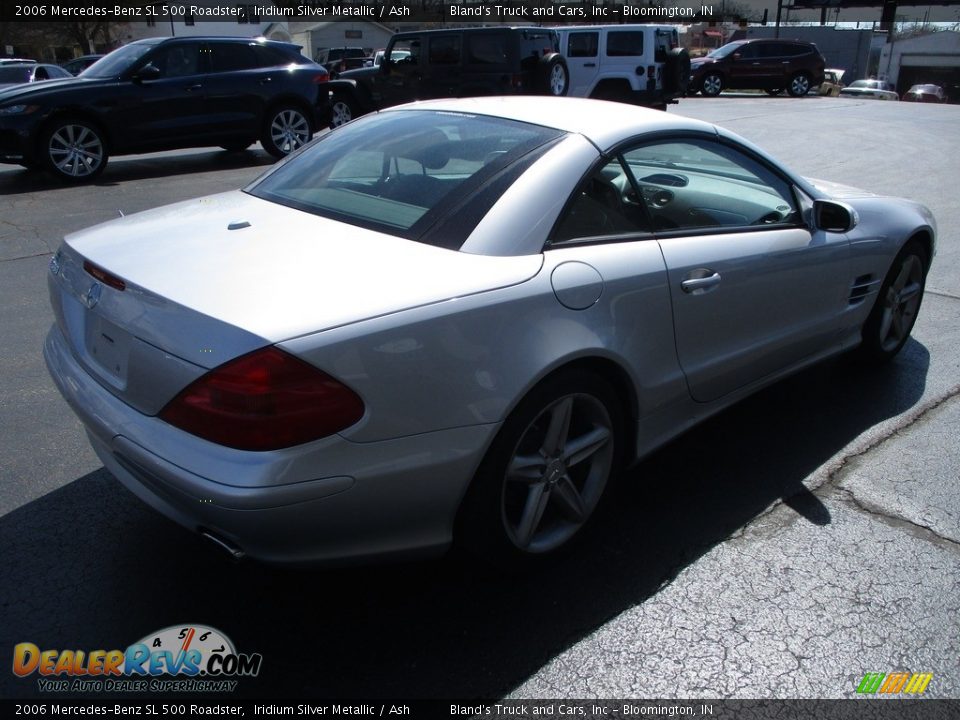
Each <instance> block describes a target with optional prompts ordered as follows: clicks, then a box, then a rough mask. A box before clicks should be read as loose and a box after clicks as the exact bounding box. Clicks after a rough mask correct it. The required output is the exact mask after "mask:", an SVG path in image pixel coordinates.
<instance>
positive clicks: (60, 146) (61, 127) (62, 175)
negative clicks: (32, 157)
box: [38, 117, 110, 183]
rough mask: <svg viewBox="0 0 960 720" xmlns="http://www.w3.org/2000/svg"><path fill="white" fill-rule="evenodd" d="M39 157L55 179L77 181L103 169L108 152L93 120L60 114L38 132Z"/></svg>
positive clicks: (104, 139) (86, 178)
mask: <svg viewBox="0 0 960 720" xmlns="http://www.w3.org/2000/svg"><path fill="white" fill-rule="evenodd" d="M38 157H39V158H40V159H41V162H42V164H43V167H44V169H46V170H47V171H48V172H50V173H51V174H52V175H53V176H54V177H56V178H57V179H58V180H61V181H63V182H69V183H80V182H86V181H88V180H93V179H94V178H96V177H97V176H98V175H99V174H100V173H102V172H103V169H104V168H105V167H106V165H107V160H108V159H109V158H110V152H109V149H108V147H107V141H106V138H105V137H104V134H103V131H102V130H100V128H99V127H98V126H97V125H96V123H93V122H91V121H89V120H86V119H84V118H76V117H63V118H58V119H56V120H54V121H53V122H52V123H50V124H49V125H48V126H47V128H46V129H45V130H44V132H43V133H42V134H41V136H40V147H39V153H38Z"/></svg>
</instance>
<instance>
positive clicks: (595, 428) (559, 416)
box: [501, 393, 614, 553]
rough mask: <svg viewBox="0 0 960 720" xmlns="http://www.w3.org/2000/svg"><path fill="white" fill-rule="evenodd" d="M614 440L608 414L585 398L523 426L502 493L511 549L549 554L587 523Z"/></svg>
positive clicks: (562, 403) (563, 401)
mask: <svg viewBox="0 0 960 720" xmlns="http://www.w3.org/2000/svg"><path fill="white" fill-rule="evenodd" d="M613 436H614V430H613V421H612V420H611V418H610V414H609V412H608V411H607V408H606V407H605V406H604V404H603V403H602V402H601V401H600V400H599V399H597V398H596V397H594V396H593V395H588V394H585V393H576V394H570V395H564V396H563V397H561V398H559V399H557V400H555V401H554V402H552V403H551V404H550V405H548V406H547V407H546V408H544V409H543V410H542V411H541V412H540V413H539V414H538V415H537V416H536V417H535V418H534V419H533V421H532V422H531V423H530V424H529V425H527V427H526V429H525V430H524V431H523V433H522V434H521V435H520V440H519V441H518V443H517V445H516V447H515V448H514V451H513V454H512V455H511V457H510V460H509V462H508V463H507V467H506V472H505V474H504V479H503V489H502V493H501V517H502V521H503V525H504V528H505V529H506V532H507V536H508V538H509V539H510V541H511V542H512V543H513V545H514V546H515V547H517V548H518V549H520V550H523V551H526V552H529V553H546V552H550V551H551V550H555V549H556V548H558V547H560V546H561V545H563V544H564V543H566V542H567V541H568V540H569V539H570V538H571V537H572V536H573V535H574V534H576V532H577V531H578V530H579V529H580V528H581V527H582V526H583V525H584V523H586V522H587V520H588V519H589V518H590V516H591V515H592V513H593V511H594V510H595V509H596V507H597V503H598V502H599V501H600V497H601V496H602V495H603V490H604V488H605V487H606V484H607V480H608V479H609V477H610V473H611V470H612V468H613V450H614V448H613Z"/></svg>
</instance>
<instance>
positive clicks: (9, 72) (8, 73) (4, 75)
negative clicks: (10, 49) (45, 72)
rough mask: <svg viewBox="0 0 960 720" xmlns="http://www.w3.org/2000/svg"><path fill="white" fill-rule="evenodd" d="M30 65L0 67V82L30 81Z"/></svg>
mask: <svg viewBox="0 0 960 720" xmlns="http://www.w3.org/2000/svg"><path fill="white" fill-rule="evenodd" d="M31 70H33V68H32V67H16V66H13V67H11V66H9V65H8V66H6V67H0V83H25V82H30V71H31Z"/></svg>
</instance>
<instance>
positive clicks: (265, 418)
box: [160, 347, 364, 450]
mask: <svg viewBox="0 0 960 720" xmlns="http://www.w3.org/2000/svg"><path fill="white" fill-rule="evenodd" d="M363 411H364V407H363V401H362V400H361V399H360V398H359V397H358V396H357V394H356V393H355V392H353V390H351V389H350V388H348V387H347V386H346V385H344V384H342V383H340V382H338V381H337V380H335V379H333V378H332V377H330V376H329V375H327V374H326V373H324V372H322V371H320V370H318V369H317V368H315V367H313V366H312V365H310V364H308V363H305V362H303V361H302V360H298V359H297V358H295V357H293V356H292V355H289V354H287V353H285V352H283V351H282V350H278V349H277V348H274V347H268V348H264V349H263V350H257V351H256V352H253V353H250V354H249V355H244V356H243V357H240V358H237V359H236V360H231V361H230V362H228V363H225V364H223V365H221V366H220V367H218V368H214V369H213V370H211V371H210V372H208V373H207V374H206V375H204V376H203V377H201V378H199V379H198V380H196V381H194V382H193V383H192V384H190V385H188V386H187V387H186V388H185V389H184V390H183V391H182V392H181V393H180V394H179V395H177V396H176V397H175V398H174V399H173V400H171V401H170V402H169V403H167V406H166V407H165V408H163V410H161V411H160V418H161V419H162V420H164V421H166V422H168V423H170V424H171V425H174V426H176V427H178V428H180V429H181V430H185V431H187V432H188V433H191V434H193V435H197V436H198V437H202V438H204V439H205V440H209V441H211V442H215V443H217V444H219V445H226V446H227V447H232V448H238V449H240V450H277V449H279V448H285V447H290V446H292V445H300V444H301V443H305V442H310V441H311V440H317V439H319V438H322V437H326V436H327V435H332V434H333V433H336V432H339V431H340V430H343V429H344V428H347V427H350V426H351V425H353V424H354V423H355V422H357V420H359V419H360V418H361V417H362V416H363Z"/></svg>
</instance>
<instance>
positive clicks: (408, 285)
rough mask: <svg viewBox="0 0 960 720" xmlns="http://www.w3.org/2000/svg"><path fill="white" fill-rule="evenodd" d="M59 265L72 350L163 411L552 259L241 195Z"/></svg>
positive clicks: (130, 221)
mask: <svg viewBox="0 0 960 720" xmlns="http://www.w3.org/2000/svg"><path fill="white" fill-rule="evenodd" d="M85 262H86V263H87V267H86V268H84V263H85ZM57 263H58V264H59V272H57V273H56V274H51V283H50V284H51V297H52V302H53V306H54V311H55V313H56V315H57V319H58V323H59V324H60V327H61V330H62V331H63V333H64V335H65V337H66V338H67V340H68V342H69V343H70V346H71V350H72V352H73V353H74V355H75V356H76V357H77V358H78V360H80V362H82V363H83V365H84V366H85V367H86V369H87V370H88V371H89V372H90V373H91V374H93V375H94V376H95V377H97V378H98V379H99V380H100V382H101V384H103V385H104V386H105V387H107V388H108V389H109V390H110V391H111V392H113V393H114V394H116V395H117V396H119V397H121V398H123V399H124V400H125V401H127V402H128V403H130V404H131V405H133V406H134V407H137V408H138V409H140V410H142V411H144V412H148V413H155V412H157V411H159V410H160V409H161V408H162V406H163V404H165V403H166V402H167V401H168V400H169V399H170V398H171V397H173V395H175V394H176V392H178V391H179V390H180V389H182V387H184V386H185V385H186V384H187V383H189V382H190V381H191V380H192V379H194V378H196V377H198V376H199V375H201V374H203V372H205V371H206V369H208V368H211V367H215V366H217V365H220V364H221V363H223V362H226V361H227V360H230V359H232V358H233V357H236V356H238V355H241V354H243V353H245V352H250V351H252V350H254V349H256V348H258V347H262V346H264V345H267V344H270V343H276V342H280V341H283V340H287V339H290V338H293V337H298V336H300V335H304V334H308V333H314V332H317V331H322V330H325V329H329V328H333V327H338V326H341V325H345V324H349V323H353V322H357V321H360V320H364V319H367V318H371V317H377V316H381V315H385V314H389V313H393V312H398V311H401V310H404V309H407V308H411V307H417V306H420V305H426V304H432V303H436V302H442V301H445V300H450V299H453V298H456V297H462V296H465V295H470V294H474V293H478V292H484V291H487V290H492V289H495V288H500V287H506V286H509V285H513V284H517V283H520V282H523V281H525V280H527V279H529V278H531V277H533V276H534V275H536V273H537V272H538V271H539V269H540V267H541V264H542V258H541V256H539V255H537V256H523V257H486V256H478V255H469V254H466V253H460V252H455V251H451V250H444V249H441V248H436V247H432V246H429V245H425V244H422V243H417V242H413V241H409V240H404V239H402V238H398V237H393V236H389V235H384V234H381V233H377V232H373V231H370V230H365V229H362V228H357V227H354V226H351V225H347V224H344V223H340V222H336V221H334V220H330V219H326V218H321V217H317V216H314V215H311V214H308V213H304V212H300V211H297V210H292V209H290V208H285V207H281V206H279V205H276V204H274V203H270V202H267V201H264V200H261V199H258V198H255V197H252V196H250V195H247V194H244V193H242V192H239V191H236V192H231V193H224V194H221V195H215V196H211V197H207V198H201V199H198V200H191V201H188V202H184V203H178V204H176V205H171V206H168V207H165V208H159V209H157V210H152V211H148V212H145V213H140V214H137V215H131V216H129V217H126V218H121V219H118V220H114V221H111V222H108V223H105V224H103V225H99V226H96V227H94V228H90V229H88V230H84V231H81V232H78V233H74V234H72V235H69V236H67V238H66V241H65V245H64V247H63V248H62V250H61V252H60V253H59V254H58V257H57ZM120 282H122V283H123V285H124V287H123V289H122V290H121V289H118V288H117V287H112V286H111V283H113V284H117V283H120Z"/></svg>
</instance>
